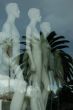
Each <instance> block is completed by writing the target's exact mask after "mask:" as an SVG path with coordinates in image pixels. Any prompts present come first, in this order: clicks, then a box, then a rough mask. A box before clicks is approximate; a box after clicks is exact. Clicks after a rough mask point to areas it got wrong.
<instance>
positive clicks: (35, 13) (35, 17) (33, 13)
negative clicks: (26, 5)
mask: <svg viewBox="0 0 73 110" xmlns="http://www.w3.org/2000/svg"><path fill="white" fill-rule="evenodd" d="M28 16H29V18H30V20H31V21H32V22H40V21H41V15H40V10H39V9H37V8H30V9H29V11H28Z"/></svg>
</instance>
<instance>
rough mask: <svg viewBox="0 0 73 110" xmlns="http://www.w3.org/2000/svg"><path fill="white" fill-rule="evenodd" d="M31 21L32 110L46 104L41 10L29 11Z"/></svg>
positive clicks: (28, 42)
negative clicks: (44, 102) (42, 73)
mask: <svg viewBox="0 0 73 110" xmlns="http://www.w3.org/2000/svg"><path fill="white" fill-rule="evenodd" d="M28 16H29V19H30V23H29V25H28V26H27V28H26V51H27V53H28V55H29V60H30V66H31V67H30V68H31V83H30V84H29V86H28V88H27V94H29V96H30V106H31V110H44V104H43V100H42V95H41V89H40V86H41V70H42V57H41V44H40V34H39V32H38V30H37V28H36V25H37V23H38V22H40V21H41V15H40V10H39V9H37V8H31V9H29V11H28ZM29 91H30V92H29Z"/></svg>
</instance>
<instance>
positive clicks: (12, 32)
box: [2, 3, 20, 62]
mask: <svg viewBox="0 0 73 110" xmlns="http://www.w3.org/2000/svg"><path fill="white" fill-rule="evenodd" d="M6 12H7V15H8V17H7V20H6V22H5V23H4V25H3V29H2V32H4V33H5V36H6V38H9V39H12V42H13V46H12V49H13V50H12V58H14V57H16V56H17V55H18V54H19V53H20V45H19V37H20V35H19V32H18V30H17V28H16V26H15V20H16V18H19V15H20V10H19V8H18V5H17V4H16V3H9V4H8V5H7V6H6ZM8 59H9V58H8ZM17 62H19V61H17Z"/></svg>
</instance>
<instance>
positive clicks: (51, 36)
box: [47, 31, 56, 42]
mask: <svg viewBox="0 0 73 110" xmlns="http://www.w3.org/2000/svg"><path fill="white" fill-rule="evenodd" d="M55 36H56V32H55V31H53V32H51V33H50V34H49V35H48V36H47V40H48V42H51V40H52V39H53V38H54V37H55Z"/></svg>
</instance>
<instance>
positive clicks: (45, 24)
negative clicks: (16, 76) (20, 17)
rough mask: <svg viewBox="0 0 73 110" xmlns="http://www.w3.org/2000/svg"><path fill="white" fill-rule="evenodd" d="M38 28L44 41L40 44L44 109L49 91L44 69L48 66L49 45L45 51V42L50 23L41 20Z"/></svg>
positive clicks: (46, 74) (46, 73)
mask: <svg viewBox="0 0 73 110" xmlns="http://www.w3.org/2000/svg"><path fill="white" fill-rule="evenodd" d="M40 30H41V32H42V33H43V36H41V37H44V38H43V39H44V43H43V44H42V56H43V58H42V59H43V62H42V64H43V65H42V82H43V84H44V90H43V93H42V96H43V99H44V104H45V109H46V104H47V99H48V95H49V92H50V85H49V76H48V72H49V71H48V70H46V68H47V66H48V63H49V62H48V61H49V60H48V59H49V58H48V57H49V55H48V54H49V53H50V46H49V49H48V50H49V51H47V47H48V43H47V36H48V35H49V33H50V32H51V25H50V23H49V22H42V23H41V24H40ZM44 65H45V66H46V68H45V66H44Z"/></svg>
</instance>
